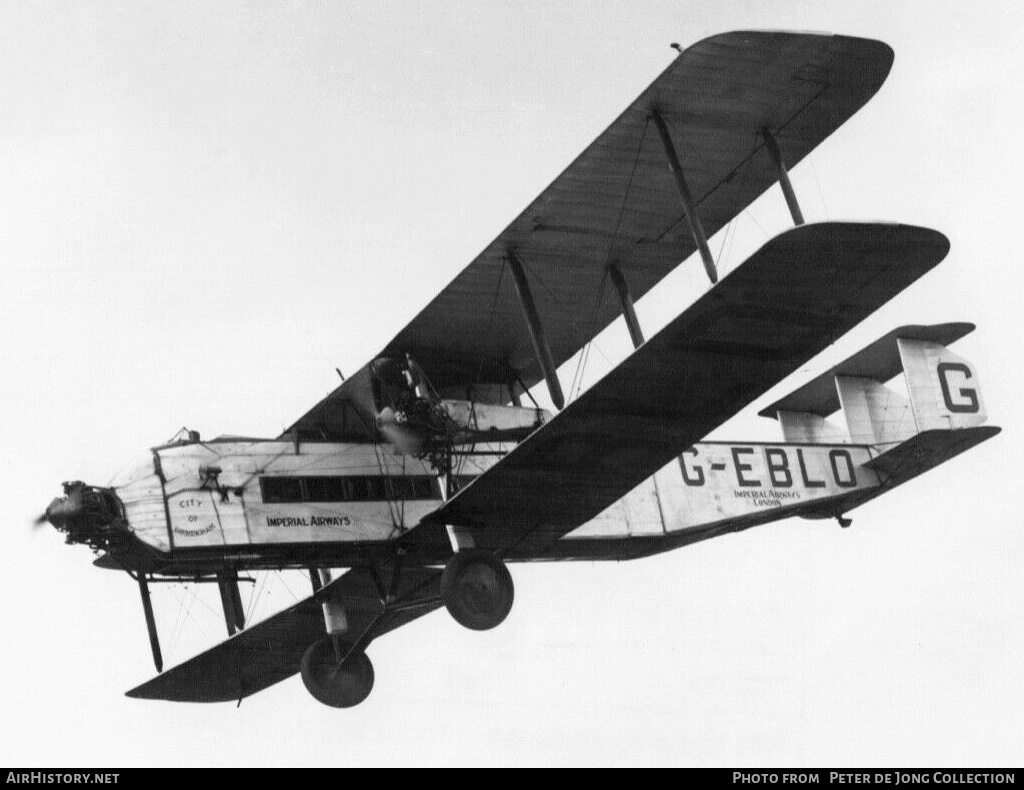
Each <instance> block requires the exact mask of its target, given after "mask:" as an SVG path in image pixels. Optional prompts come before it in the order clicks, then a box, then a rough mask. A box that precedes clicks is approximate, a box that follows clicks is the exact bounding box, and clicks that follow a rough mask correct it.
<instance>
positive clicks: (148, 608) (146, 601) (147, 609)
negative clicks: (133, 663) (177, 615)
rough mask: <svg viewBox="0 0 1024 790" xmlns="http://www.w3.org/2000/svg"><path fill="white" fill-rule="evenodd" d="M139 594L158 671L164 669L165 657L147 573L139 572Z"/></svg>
mask: <svg viewBox="0 0 1024 790" xmlns="http://www.w3.org/2000/svg"><path fill="white" fill-rule="evenodd" d="M138 578H139V594H140V595H141V596H142V611H143V613H145V615H146V630H147V631H148V632H149V646H150V648H151V649H152V650H153V663H154V664H156V671H157V672H163V671H164V657H163V655H162V654H161V653H160V638H159V636H157V633H156V618H154V617H153V602H152V601H151V600H150V598H149V582H148V581H147V580H146V576H145V574H142V573H140V574H139V577H138Z"/></svg>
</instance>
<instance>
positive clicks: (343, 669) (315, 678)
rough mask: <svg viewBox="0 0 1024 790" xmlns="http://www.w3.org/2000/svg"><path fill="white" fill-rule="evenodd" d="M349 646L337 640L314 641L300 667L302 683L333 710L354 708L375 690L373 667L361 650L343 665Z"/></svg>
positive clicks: (328, 638) (318, 699)
mask: <svg viewBox="0 0 1024 790" xmlns="http://www.w3.org/2000/svg"><path fill="white" fill-rule="evenodd" d="M347 650H348V645H346V644H345V643H344V642H341V643H336V642H335V640H334V638H333V637H330V636H329V637H326V638H325V639H321V640H320V641H319V642H314V643H313V644H311V645H310V646H309V648H308V649H307V650H306V652H305V654H304V655H303V656H302V663H301V664H300V665H299V668H300V671H301V672H302V682H303V683H304V684H305V685H306V689H307V690H308V691H309V693H310V694H312V695H313V697H314V698H315V699H316V700H317V701H318V702H322V703H323V704H324V705H330V706H331V707H332V708H351V707H352V706H353V705H358V704H359V703H360V702H362V701H363V700H364V699H366V698H367V697H368V696H369V695H370V691H371V689H373V664H371V663H370V659H369V658H367V656H366V653H364V652H362V651H357V652H355V653H353V654H352V655H350V656H349V657H348V658H346V659H345V661H344V663H342V662H341V661H340V660H339V659H340V657H341V656H344V655H345V652H346V651H347Z"/></svg>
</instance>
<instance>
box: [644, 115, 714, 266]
mask: <svg viewBox="0 0 1024 790" xmlns="http://www.w3.org/2000/svg"><path fill="white" fill-rule="evenodd" d="M651 117H652V118H653V119H654V125H655V126H657V127H658V134H659V135H661V144H662V145H663V146H665V156H666V157H667V158H668V166H669V169H670V170H671V171H672V175H673V176H675V179H676V188H677V189H678V190H679V199H680V200H681V201H682V202H683V213H684V214H685V215H686V222H687V223H688V224H689V226H690V233H691V234H693V242H694V244H696V245H697V248H698V249H699V250H700V257H701V260H702V261H704V271H706V272H707V273H708V278H709V279H710V280H711V284H712V285H714V284H715V283H717V282H718V271H717V270H716V269H715V259H714V258H712V257H711V249H710V248H709V247H708V237H707V234H706V233H704V226H703V225H702V224H701V222H700V217H699V216H698V215H697V208H696V206H694V203H693V195H691V194H690V188H689V187H688V186H687V185H686V178H685V177H684V176H683V166H682V165H681V164H679V157H678V156H677V155H676V147H675V146H674V145H673V144H672V136H671V135H670V134H669V133H668V127H667V126H666V125H665V119H664V118H662V117H661V113H660V112H658V110H653V111H652V112H651Z"/></svg>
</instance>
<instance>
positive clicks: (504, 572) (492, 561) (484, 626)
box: [441, 549, 515, 631]
mask: <svg viewBox="0 0 1024 790" xmlns="http://www.w3.org/2000/svg"><path fill="white" fill-rule="evenodd" d="M514 597H515V589H514V587H513V585H512V576H511V575H510V574H509V572H508V568H506V567H505V563H504V562H502V561H501V560H499V559H498V558H497V557H495V556H494V555H493V554H491V553H490V552H487V551H482V550H480V549H463V550H462V551H457V552H456V553H455V554H454V555H452V558H451V559H450V560H448V564H447V565H446V566H445V568H444V573H442V574H441V599H442V600H443V601H444V605H445V607H446V608H447V609H448V612H449V613H450V614H451V616H452V617H454V618H455V621H456V622H457V623H459V625H463V626H465V627H466V628H471V629H473V630H474V631H486V630H488V629H490V628H494V627H495V626H496V625H499V624H500V623H501V622H502V621H503V620H504V619H505V618H506V617H507V616H508V613H509V611H510V610H511V609H512V600H513V598H514Z"/></svg>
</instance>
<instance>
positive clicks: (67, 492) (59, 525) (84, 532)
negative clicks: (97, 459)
mask: <svg viewBox="0 0 1024 790" xmlns="http://www.w3.org/2000/svg"><path fill="white" fill-rule="evenodd" d="M45 519H46V520H47V521H49V522H50V523H51V524H53V526H54V527H55V528H56V529H57V530H59V531H60V532H63V533H65V535H66V536H67V537H66V540H67V542H68V543H85V544H86V545H88V546H91V547H92V548H94V549H110V548H111V547H113V546H116V545H118V544H120V543H121V542H123V540H124V539H125V538H126V537H127V536H128V531H127V529H126V522H125V515H124V504H123V503H122V502H121V500H120V499H119V498H118V496H117V494H115V493H114V492H113V491H112V490H111V489H109V488H100V487H98V486H89V485H86V484H85V483H83V482H82V481H81V480H75V481H72V482H70V483H64V496H62V497H57V498H56V499H54V500H53V501H52V502H51V503H50V505H49V507H47V508H46V514H45Z"/></svg>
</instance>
